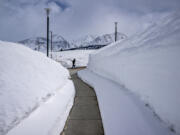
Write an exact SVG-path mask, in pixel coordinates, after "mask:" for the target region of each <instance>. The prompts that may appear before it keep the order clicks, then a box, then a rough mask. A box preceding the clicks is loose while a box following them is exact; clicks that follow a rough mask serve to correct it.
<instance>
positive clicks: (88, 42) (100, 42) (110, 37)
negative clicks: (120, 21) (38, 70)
mask: <svg viewBox="0 0 180 135" xmlns="http://www.w3.org/2000/svg"><path fill="white" fill-rule="evenodd" d="M126 38H127V36H126V35H125V34H122V33H118V34H117V40H123V39H126ZM52 41H53V42H52V44H53V47H52V50H53V51H55V52H56V51H60V50H77V49H99V48H102V47H104V46H106V45H108V44H111V43H112V42H114V33H112V34H104V35H102V36H95V35H86V36H84V37H82V38H79V39H77V40H73V41H71V42H69V41H67V40H66V39H64V38H63V37H62V36H60V35H53V38H52ZM18 43H21V44H24V45H25V46H27V47H29V48H31V49H33V50H38V51H41V52H46V46H47V45H46V38H44V37H34V38H29V39H25V40H22V41H19V42H18ZM49 43H50V42H49ZM49 48H50V47H49Z"/></svg>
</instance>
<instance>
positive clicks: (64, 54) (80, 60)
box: [53, 50, 96, 68]
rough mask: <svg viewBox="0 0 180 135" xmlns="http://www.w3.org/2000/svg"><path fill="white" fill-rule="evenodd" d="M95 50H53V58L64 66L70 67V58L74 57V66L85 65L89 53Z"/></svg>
mask: <svg viewBox="0 0 180 135" xmlns="http://www.w3.org/2000/svg"><path fill="white" fill-rule="evenodd" d="M95 51H96V50H73V51H61V52H53V59H54V60H56V61H58V62H60V63H61V64H62V65H63V66H64V67H66V68H71V67H72V60H73V59H74V58H75V59H76V63H75V65H76V67H84V66H87V63H88V59H89V54H91V53H93V52H95Z"/></svg>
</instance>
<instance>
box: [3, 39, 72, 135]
mask: <svg viewBox="0 0 180 135" xmlns="http://www.w3.org/2000/svg"><path fill="white" fill-rule="evenodd" d="M0 61H1V62H0V134H1V135H4V134H6V133H7V132H8V131H9V130H11V129H12V130H13V128H14V127H15V126H17V125H18V124H20V123H21V122H22V121H23V120H24V119H26V118H27V117H29V116H30V114H31V113H32V112H34V111H35V110H36V109H37V108H40V106H41V105H42V104H43V103H45V102H46V101H48V100H49V99H50V98H52V97H54V96H55V95H57V93H59V94H58V96H59V98H60V99H61V103H63V104H62V105H59V104H58V106H56V107H57V109H54V110H55V111H58V114H59V116H57V117H58V119H59V120H62V119H63V121H61V123H63V124H64V123H65V120H66V118H62V114H64V113H65V112H66V113H68V111H69V110H70V108H67V107H68V105H69V104H71V105H72V104H73V98H74V93H75V91H74V86H73V83H72V81H70V80H69V79H68V77H69V72H68V71H67V70H66V69H65V68H64V67H62V66H61V65H60V64H59V63H57V62H55V61H53V60H51V59H49V58H47V57H46V56H45V55H44V54H43V53H39V52H36V51H33V50H31V49H29V48H27V47H24V46H22V45H20V44H15V43H9V42H4V41H0ZM51 102H52V101H51ZM70 102H72V103H70ZM56 104H57V103H53V105H54V106H55V105H56ZM68 109H69V110H68ZM49 113H52V112H51V111H50V110H49ZM39 115H41V113H39ZM51 115H53V114H51ZM50 118H52V116H51V117H46V118H45V119H44V122H43V123H44V124H43V126H44V127H43V128H42V127H41V125H37V127H36V128H35V127H34V128H32V129H33V130H36V129H40V130H41V131H43V130H47V132H51V131H48V130H51V129H47V127H46V125H47V124H48V122H47V121H46V119H50ZM53 119H54V120H56V121H54V123H53V124H55V123H57V119H56V118H52V120H53ZM49 121H50V120H49ZM34 122H35V123H38V122H36V121H34ZM34 125H36V124H33V123H30V127H33V126H34ZM50 126H51V125H50ZM52 126H53V125H52ZM38 127H39V128H38ZM59 127H60V125H59ZM52 128H54V127H52ZM62 128H63V126H62ZM20 130H21V128H20ZM22 130H23V129H22ZM60 130H62V129H59V133H60ZM47 132H46V131H44V132H43V134H44V135H45V134H46V133H47ZM59 133H58V134H59ZM40 134H41V133H40Z"/></svg>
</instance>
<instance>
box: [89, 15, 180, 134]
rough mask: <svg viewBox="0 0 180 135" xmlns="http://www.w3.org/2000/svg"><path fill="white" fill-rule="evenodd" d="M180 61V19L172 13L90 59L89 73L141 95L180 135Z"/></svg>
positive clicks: (101, 50) (91, 56)
mask: <svg viewBox="0 0 180 135" xmlns="http://www.w3.org/2000/svg"><path fill="white" fill-rule="evenodd" d="M178 58H180V15H179V14H178V13H170V14H168V15H166V16H165V17H162V18H161V19H160V20H159V21H158V22H157V23H155V24H152V25H151V26H150V27H149V28H148V29H147V30H145V31H143V32H141V33H139V34H137V35H135V36H134V37H131V38H129V39H127V40H124V41H122V42H117V43H115V44H112V45H110V46H108V47H105V48H103V49H100V50H99V51H97V52H95V53H94V54H92V55H90V60H89V64H88V69H89V70H90V71H93V72H94V73H96V74H99V75H100V76H103V77H105V78H108V79H110V80H112V81H114V82H116V83H118V84H119V85H123V86H124V87H125V88H126V89H128V90H129V91H131V92H133V93H135V94H136V95H138V96H139V97H140V98H141V99H142V100H143V101H144V102H146V103H147V104H149V106H150V108H152V109H153V111H154V112H155V113H156V114H157V115H158V117H159V118H160V119H161V120H162V121H164V122H165V123H166V124H167V125H169V127H170V128H171V129H172V130H175V131H176V132H178V133H180V107H179V105H180V98H179V95H180V83H179V82H180V70H179V69H180V62H179V61H178ZM114 105H117V106H118V103H117V102H114ZM132 111H133V110H132ZM112 115H113V114H112Z"/></svg>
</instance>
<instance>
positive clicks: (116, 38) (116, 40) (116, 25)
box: [114, 22, 118, 42]
mask: <svg viewBox="0 0 180 135" xmlns="http://www.w3.org/2000/svg"><path fill="white" fill-rule="evenodd" d="M114 24H115V33H114V34H115V35H114V37H115V42H116V41H117V24H118V22H115V23H114Z"/></svg>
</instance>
